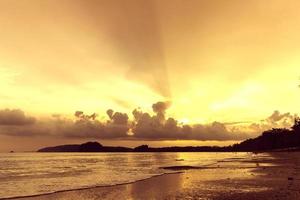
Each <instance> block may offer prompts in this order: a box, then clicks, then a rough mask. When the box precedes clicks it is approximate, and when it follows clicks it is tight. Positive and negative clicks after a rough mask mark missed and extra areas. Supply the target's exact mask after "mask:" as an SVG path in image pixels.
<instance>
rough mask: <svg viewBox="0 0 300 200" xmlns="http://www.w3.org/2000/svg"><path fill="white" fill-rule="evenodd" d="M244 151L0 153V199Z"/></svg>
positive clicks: (117, 180)
mask: <svg viewBox="0 0 300 200" xmlns="http://www.w3.org/2000/svg"><path fill="white" fill-rule="evenodd" d="M249 156H250V155H249V154H248V153H2V154H0V188H1V190H0V199H1V198H8V197H16V196H28V195H36V194H45V193H51V192H55V191H62V190H71V189H79V188H88V187H94V186H106V185H115V184H121V183H128V182H134V181H137V180H142V179H146V178H149V177H152V176H155V175H159V174H164V173H171V172H174V171H169V170H164V169H162V168H161V167H166V166H178V165H189V166H200V167H201V166H208V165H211V164H215V163H216V162H218V161H222V160H226V159H247V158H248V157H249Z"/></svg>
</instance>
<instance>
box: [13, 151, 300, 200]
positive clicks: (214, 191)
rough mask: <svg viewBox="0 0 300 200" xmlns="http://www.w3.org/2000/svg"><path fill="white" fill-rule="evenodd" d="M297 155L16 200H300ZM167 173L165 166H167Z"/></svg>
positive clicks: (177, 171)
mask: <svg viewBox="0 0 300 200" xmlns="http://www.w3.org/2000/svg"><path fill="white" fill-rule="evenodd" d="M299 155H300V153H298V152H274V153H265V154H263V155H262V156H257V155H255V154H253V156H250V157H249V158H248V159H246V160H245V159H239V158H232V159H225V160H222V161H219V162H217V163H215V164H212V165H209V166H206V167H199V168H190V167H189V166H172V167H171V168H170V170H169V171H170V174H163V175H157V176H154V177H151V178H147V179H144V180H140V181H135V182H132V183H126V184H120V185H114V186H105V187H94V188H87V189H79V190H70V191H62V192H55V193H52V194H45V195H38V196H32V197H24V198H14V199H19V200H21V199H22V200H46V199H47V200H48V199H50V200H52V199H53V200H54V199H60V200H71V199H85V200H96V199H207V200H208V199H212V200H218V199H220V200H234V199H246V200H247V199H249V200H253V199H261V200H265V199H270V200H271V199H289V200H293V199H295V200H296V199H300V165H299V164H300V156H299ZM166 167H168V166H166Z"/></svg>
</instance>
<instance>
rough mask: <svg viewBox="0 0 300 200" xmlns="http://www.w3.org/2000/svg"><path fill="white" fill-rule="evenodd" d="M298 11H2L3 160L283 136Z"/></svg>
mask: <svg viewBox="0 0 300 200" xmlns="http://www.w3.org/2000/svg"><path fill="white" fill-rule="evenodd" d="M299 7H300V2H298V1H297V0H287V1H282V0H273V1H272V2H271V3H270V1H267V0H251V1H242V0H227V1H225V0H211V1H204V0H189V1H184V0H164V1H159V0H127V1H122V0H43V1H40V0H31V1H26V0H0V44H1V45H0V151H9V150H17V151H31V150H36V149H37V148H40V147H42V146H47V145H56V144H65V143H78V142H83V141H87V140H98V141H100V142H102V143H104V144H107V145H123V146H135V145H139V144H144V143H148V144H150V145H152V146H168V145H191V144H192V145H228V144H232V143H235V142H237V141H240V140H243V139H246V138H249V137H254V136H256V135H258V134H260V133H261V132H262V131H263V130H266V129H268V128H271V127H289V126H290V125H291V123H292V121H293V119H294V117H295V116H296V114H297V113H299V111H300V107H299V106H298V103H299V99H300V93H299V87H298V85H299V83H300V80H299V78H300V72H299V71H300V70H299V69H300V68H299V64H300V58H299V56H298V55H299V53H300V49H299V46H300V38H299V34H300V15H299V12H298V10H299ZM109 109H111V111H110V112H108V110H109ZM94 113H95V115H93V114H94Z"/></svg>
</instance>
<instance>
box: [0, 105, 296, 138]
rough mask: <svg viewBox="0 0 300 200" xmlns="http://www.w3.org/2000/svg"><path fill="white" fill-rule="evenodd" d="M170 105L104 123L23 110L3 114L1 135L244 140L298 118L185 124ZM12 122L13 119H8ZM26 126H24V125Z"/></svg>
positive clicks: (115, 115) (92, 117) (113, 116)
mask: <svg viewBox="0 0 300 200" xmlns="http://www.w3.org/2000/svg"><path fill="white" fill-rule="evenodd" d="M170 105H171V103H170V102H157V103H155V104H153V105H152V109H153V113H148V112H143V111H142V110H141V109H140V108H138V109H134V110H133V111H132V116H133V119H131V120H130V117H129V116H128V114H127V113H122V112H115V111H114V110H112V109H108V110H107V111H106V114H107V118H108V119H107V120H106V121H100V120H98V119H97V116H98V115H97V114H96V113H93V114H85V113H84V112H83V111H76V112H75V113H74V118H71V119H70V118H65V117H63V116H62V115H57V114H56V115H53V116H52V117H51V118H48V119H39V120H35V118H33V117H27V116H25V114H24V112H23V111H21V110H8V109H6V110H1V111H0V122H1V124H2V125H5V126H0V134H2V135H11V136H42V135H45V136H53V137H63V138H95V139H126V140H153V141H159V140H203V141H204V140H219V141H225V140H243V139H247V138H249V137H255V136H256V135H258V134H260V133H261V132H263V131H265V130H267V129H271V128H277V127H290V126H291V125H292V124H293V121H294V118H295V117H296V115H292V114H290V113H283V114H281V113H280V112H279V111H274V113H272V115H270V116H269V117H267V118H266V119H264V120H261V121H260V122H259V123H252V124H247V125H245V124H244V123H241V124H240V122H238V123H222V122H218V121H214V122H212V123H209V124H190V125H183V124H181V123H178V121H177V120H176V119H175V118H172V117H167V116H166V111H167V109H168V108H169V107H170ZM8 119H9V120H8ZM20 125H22V126H20Z"/></svg>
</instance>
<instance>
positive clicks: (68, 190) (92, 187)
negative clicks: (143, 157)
mask: <svg viewBox="0 0 300 200" xmlns="http://www.w3.org/2000/svg"><path fill="white" fill-rule="evenodd" d="M181 173H184V172H182V171H177V172H168V173H163V174H157V175H153V176H151V177H148V178H144V179H140V180H136V181H130V182H125V183H117V184H113V185H96V186H90V187H82V188H74V189H66V190H58V191H53V192H48V193H41V194H33V195H25V196H14V197H4V198H0V200H14V199H16V200H17V199H26V198H35V197H40V196H48V195H53V194H58V193H63V192H72V191H80V190H89V189H97V188H109V187H115V186H123V185H129V184H134V183H138V182H141V181H146V180H148V179H151V178H156V177H160V176H167V175H173V174H181Z"/></svg>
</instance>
